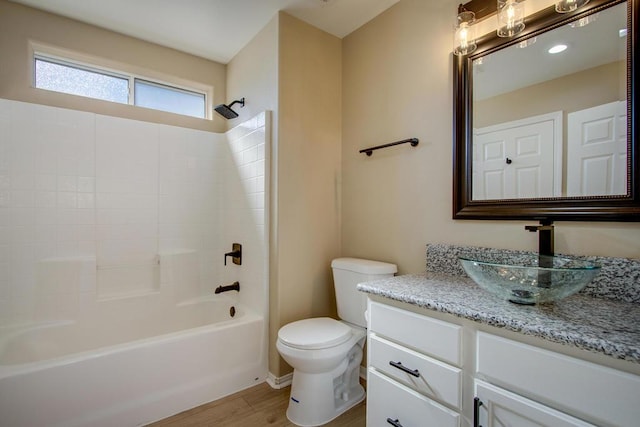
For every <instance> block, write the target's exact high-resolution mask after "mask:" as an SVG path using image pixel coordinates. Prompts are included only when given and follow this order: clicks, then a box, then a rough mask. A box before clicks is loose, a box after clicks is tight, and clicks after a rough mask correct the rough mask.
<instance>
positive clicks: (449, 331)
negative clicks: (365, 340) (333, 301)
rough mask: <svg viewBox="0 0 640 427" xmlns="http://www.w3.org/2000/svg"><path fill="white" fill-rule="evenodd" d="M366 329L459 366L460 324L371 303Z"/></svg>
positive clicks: (460, 357)
mask: <svg viewBox="0 0 640 427" xmlns="http://www.w3.org/2000/svg"><path fill="white" fill-rule="evenodd" d="M369 330H370V331H371V332H375V333H376V334H378V335H381V336H383V337H385V338H388V339H390V340H392V341H395V342H398V343H400V344H402V345H404V346H407V347H411V348H413V349H414V350H417V351H419V352H421V353H425V354H428V355H430V356H433V357H435V358H437V359H440V360H444V361H445V362H449V363H452V364H454V365H457V366H460V365H461V359H462V356H461V351H460V349H461V339H462V327H461V326H458V325H454V324H452V323H448V322H443V321H440V320H436V319H432V318H430V317H426V316H421V315H419V314H415V313H412V312H409V311H406V310H402V309H399V308H395V307H390V306H387V305H384V304H379V303H376V302H370V304H369Z"/></svg>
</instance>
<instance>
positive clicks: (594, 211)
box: [452, 0, 640, 221]
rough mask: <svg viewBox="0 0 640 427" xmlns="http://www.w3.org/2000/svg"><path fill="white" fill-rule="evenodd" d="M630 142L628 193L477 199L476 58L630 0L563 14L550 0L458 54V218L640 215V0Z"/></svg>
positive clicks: (630, 23) (633, 5) (630, 28)
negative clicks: (521, 23)
mask: <svg viewBox="0 0 640 427" xmlns="http://www.w3.org/2000/svg"><path fill="white" fill-rule="evenodd" d="M627 2H628V3H627V37H628V43H627V94H628V95H627V114H628V120H627V144H628V158H629V161H630V170H629V173H628V176H627V195H626V196H595V197H566V198H543V199H509V200H473V199H472V194H471V189H472V186H471V175H472V173H471V161H472V157H473V156H472V154H473V152H472V146H471V144H472V140H471V138H472V134H473V132H472V129H473V128H472V116H473V114H472V111H471V108H472V105H473V104H472V96H471V94H472V87H473V81H472V72H473V60H474V59H477V58H479V57H481V56H484V55H487V54H489V53H492V52H494V51H497V50H500V49H504V48H506V47H508V46H511V45H513V44H516V43H518V42H520V41H521V40H523V39H525V38H528V37H533V36H536V35H538V34H541V33H543V32H546V31H549V30H552V29H554V28H557V27H559V26H561V25H565V24H566V23H567V22H569V21H572V20H575V19H579V18H580V17H582V16H585V15H589V14H591V13H595V12H597V11H599V10H601V9H605V8H608V7H610V6H614V5H616V4H620V3H624V0H591V1H590V2H589V3H588V4H587V5H586V6H585V7H584V8H582V9H580V10H578V11H575V12H572V13H568V14H560V13H557V12H556V11H555V8H554V6H553V5H552V6H550V7H548V8H546V9H544V10H542V11H540V12H537V13H535V14H533V15H531V16H529V17H527V18H526V19H525V25H526V27H525V30H524V31H523V33H521V34H519V35H518V36H516V37H513V38H509V39H503V38H500V37H498V36H497V35H496V34H495V32H493V33H491V34H487V35H485V36H483V37H481V38H480V39H479V40H478V41H477V45H478V48H477V50H476V51H475V52H472V53H471V54H470V55H466V56H455V55H452V56H453V73H454V76H453V103H454V109H453V124H454V128H453V134H454V135H453V139H454V144H453V218H454V219H509V220H529V219H536V220H539V219H550V220H558V221H640V142H639V141H638V134H637V129H636V124H637V123H639V119H640V118H639V116H638V114H639V113H638V109H637V108H636V96H635V94H636V91H637V88H636V82H638V81H639V80H638V66H637V56H636V52H635V51H636V46H637V45H638V24H639V23H640V21H639V19H640V11H639V7H638V6H639V2H640V0H627Z"/></svg>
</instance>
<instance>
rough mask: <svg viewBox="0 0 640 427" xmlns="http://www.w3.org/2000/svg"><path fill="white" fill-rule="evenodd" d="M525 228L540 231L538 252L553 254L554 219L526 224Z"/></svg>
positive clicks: (540, 253)
mask: <svg viewBox="0 0 640 427" xmlns="http://www.w3.org/2000/svg"><path fill="white" fill-rule="evenodd" d="M524 229H525V230H528V231H531V232H532V233H535V232H536V231H537V232H538V254H539V255H543V256H544V255H546V256H553V253H554V252H553V247H554V242H553V221H551V220H550V219H542V220H540V225H525V226H524Z"/></svg>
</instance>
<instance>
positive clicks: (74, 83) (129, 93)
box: [34, 53, 207, 119]
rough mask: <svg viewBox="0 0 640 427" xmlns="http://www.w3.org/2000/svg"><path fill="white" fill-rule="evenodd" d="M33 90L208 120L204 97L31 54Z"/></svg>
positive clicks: (190, 91) (203, 92)
mask: <svg viewBox="0 0 640 427" xmlns="http://www.w3.org/2000/svg"><path fill="white" fill-rule="evenodd" d="M34 84H35V87H36V88H39V89H46V90H52V91H56V92H62V93H68V94H71V95H79V96H86V97H89V98H95V99H101V100H104V101H111V102H117V103H121V104H130V105H136V106H138V107H144V108H152V109H154V110H162V111H168V112H170V113H176V114H183V115H186V116H192V117H198V118H202V119H205V118H207V108H206V106H207V103H206V100H207V94H206V92H205V91H199V90H197V89H192V88H185V87H178V86H174V85H171V84H165V83H160V82H158V81H153V80H152V79H148V78H142V77H141V76H136V75H133V74H127V73H121V72H117V71H111V70H106V69H101V68H99V67H95V66H91V65H86V64H80V63H77V62H74V61H72V60H67V59H60V58H57V57H50V56H47V55H44V54H40V53H36V54H34Z"/></svg>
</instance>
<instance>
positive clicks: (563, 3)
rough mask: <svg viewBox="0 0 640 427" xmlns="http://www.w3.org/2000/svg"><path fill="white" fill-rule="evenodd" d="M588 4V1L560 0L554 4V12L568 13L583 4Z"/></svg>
mask: <svg viewBox="0 0 640 427" xmlns="http://www.w3.org/2000/svg"><path fill="white" fill-rule="evenodd" d="M587 3H589V0H560V1H559V2H558V3H556V12H558V13H569V12H573V11H574V10H576V9H578V8H581V7H582V6H584V5H585V4H587Z"/></svg>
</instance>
